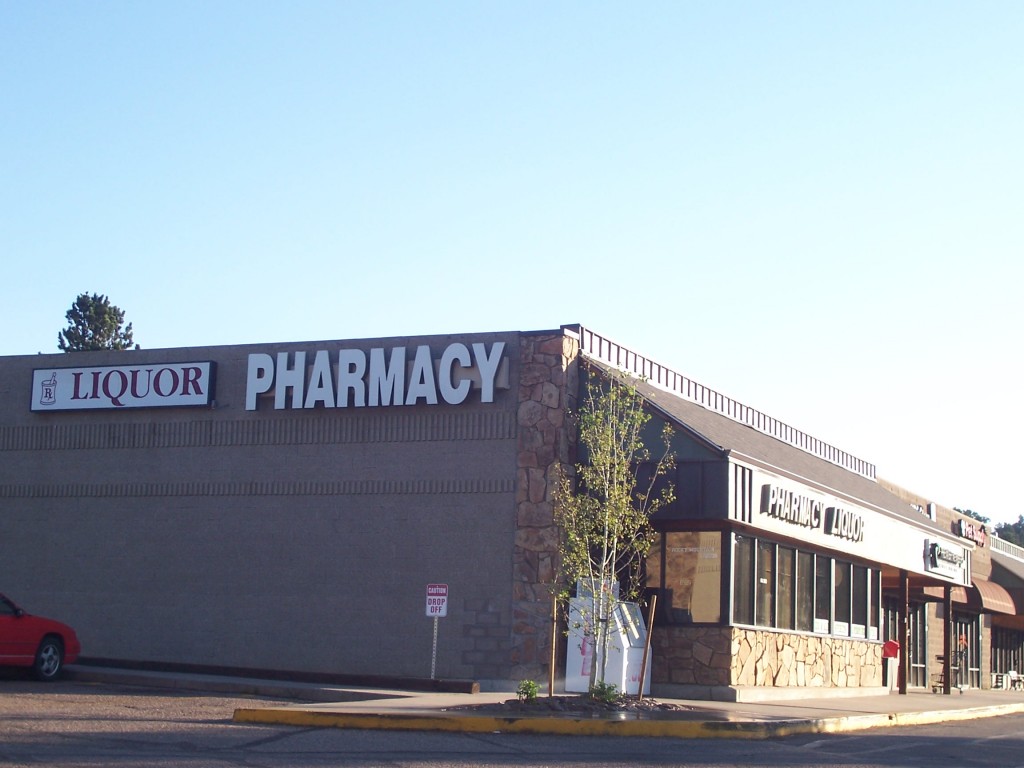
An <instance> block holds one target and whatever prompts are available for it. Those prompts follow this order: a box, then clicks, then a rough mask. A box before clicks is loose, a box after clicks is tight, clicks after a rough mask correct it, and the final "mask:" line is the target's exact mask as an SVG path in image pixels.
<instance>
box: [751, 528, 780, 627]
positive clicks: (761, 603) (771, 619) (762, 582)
mask: <svg viewBox="0 0 1024 768" xmlns="http://www.w3.org/2000/svg"><path fill="white" fill-rule="evenodd" d="M755 587H756V589H757V614H756V615H755V616H754V623H755V624H758V625H760V626H762V627H773V626H775V545H774V544H773V543H772V542H770V541H758V542H757V584H756V585H755Z"/></svg>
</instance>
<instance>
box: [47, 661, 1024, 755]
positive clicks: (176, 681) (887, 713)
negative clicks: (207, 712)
mask: <svg viewBox="0 0 1024 768" xmlns="http://www.w3.org/2000/svg"><path fill="white" fill-rule="evenodd" d="M66 674H67V676H68V678H70V679H74V680H80V681H86V682H106V683H115V684H121V685H143V686H152V687H162V688H170V689H178V690H191V691H204V692H214V693H231V694H238V695H246V696H259V697H266V698H274V699H289V700H294V701H295V703H294V704H288V705H285V706H281V705H267V706H261V705H259V704H258V703H254V704H253V705H252V706H251V707H244V708H240V709H236V710H235V712H234V714H233V720H234V721H235V722H238V723H262V724H275V725H293V726H302V727H330V728H359V729H376V730H416V731H449V732H463V733H496V732H499V733H532V734H559V735H591V736H595V735H602V736H613V735H614V736H647V737H673V738H746V739H766V738H772V737H778V736H787V735H794V734H806V733H840V732H848V731H857V730H864V729H868V728H883V727H891V726H903V725H924V724H929V723H937V722H948V721H952V720H969V719H975V718H982V717H997V716H1000V715H1008V714H1014V713H1019V712H1024V691H1007V690H975V689H965V690H964V691H963V692H962V693H961V692H958V691H957V690H955V689H954V691H953V692H952V694H950V695H943V694H941V693H930V692H927V691H912V692H910V693H908V694H906V695H899V694H898V693H895V692H884V691H882V692H879V693H875V694H873V695H867V696H865V695H857V696H840V695H824V694H823V695H820V696H809V697H807V698H796V699H793V698H790V699H785V700H767V701H757V702H735V701H733V702H727V701H704V700H689V699H673V698H663V697H660V696H654V697H647V698H653V699H654V700H655V701H657V702H658V703H659V704H665V705H669V706H670V707H671V709H668V710H657V709H656V710H654V711H645V712H641V713H630V712H610V713H599V714H590V713H578V712H577V713H573V712H555V713H553V712H549V711H543V712H539V713H537V714H533V713H524V712H520V711H513V710H512V709H509V710H507V711H504V710H500V709H499V711H497V712H496V711H493V709H492V710H490V711H489V710H488V709H487V708H483V709H481V707H482V706H483V705H495V704H500V703H503V702H507V701H509V700H514V699H515V698H516V695H515V693H514V692H511V691H503V692H502V691H499V692H485V693H437V692H427V693H424V692H416V691H406V690H396V689H389V688H363V687H344V686H326V685H320V684H314V683H301V682H288V681H282V680H262V679H258V678H241V677H230V676H216V675H198V674H179V673H173V672H153V671H137V670H127V669H112V668H106V667H87V666H79V665H73V666H70V667H68V668H67V672H66ZM544 695H545V694H544V693H543V692H542V693H541V698H543V697H544Z"/></svg>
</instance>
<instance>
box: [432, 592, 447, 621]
mask: <svg viewBox="0 0 1024 768" xmlns="http://www.w3.org/2000/svg"><path fill="white" fill-rule="evenodd" d="M447 615H448V585H447V584H427V616H428V617H433V618H443V617H445V616H447Z"/></svg>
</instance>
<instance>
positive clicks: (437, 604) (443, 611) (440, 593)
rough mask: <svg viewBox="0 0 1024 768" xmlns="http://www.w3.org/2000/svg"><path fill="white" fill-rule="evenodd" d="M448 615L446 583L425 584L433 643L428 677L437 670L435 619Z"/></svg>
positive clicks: (432, 676)
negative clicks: (432, 627) (432, 626)
mask: <svg viewBox="0 0 1024 768" xmlns="http://www.w3.org/2000/svg"><path fill="white" fill-rule="evenodd" d="M447 615H448V585H447V584H427V617H428V618H433V619H434V643H433V646H432V647H431V651H430V679H431V680H433V679H434V678H435V673H436V670H437V620H438V619H440V618H441V617H443V616H447Z"/></svg>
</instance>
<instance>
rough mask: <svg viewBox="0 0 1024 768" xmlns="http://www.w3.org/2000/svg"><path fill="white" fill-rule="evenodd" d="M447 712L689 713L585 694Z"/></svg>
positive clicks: (678, 707) (630, 699) (629, 698)
mask: <svg viewBox="0 0 1024 768" xmlns="http://www.w3.org/2000/svg"><path fill="white" fill-rule="evenodd" d="M448 711H462V712H467V711H468V712H479V713H482V714H489V715H544V714H580V715H589V716H598V715H605V714H635V715H639V714H654V713H658V714H663V713H669V712H690V711H692V709H691V708H690V707H684V706H681V705H679V704H668V703H662V702H659V701H657V700H656V699H651V698H643V699H637V698H635V697H632V696H623V697H621V698H619V699H617V700H616V701H613V702H606V701H600V700H598V699H594V698H592V697H590V696H588V695H586V694H581V695H579V696H543V695H541V696H538V697H537V698H536V699H534V700H533V701H520V700H519V699H508V700H507V701H502V702H497V703H493V704H467V705H464V706H461V707H452V708H451V709H449V710H448Z"/></svg>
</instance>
